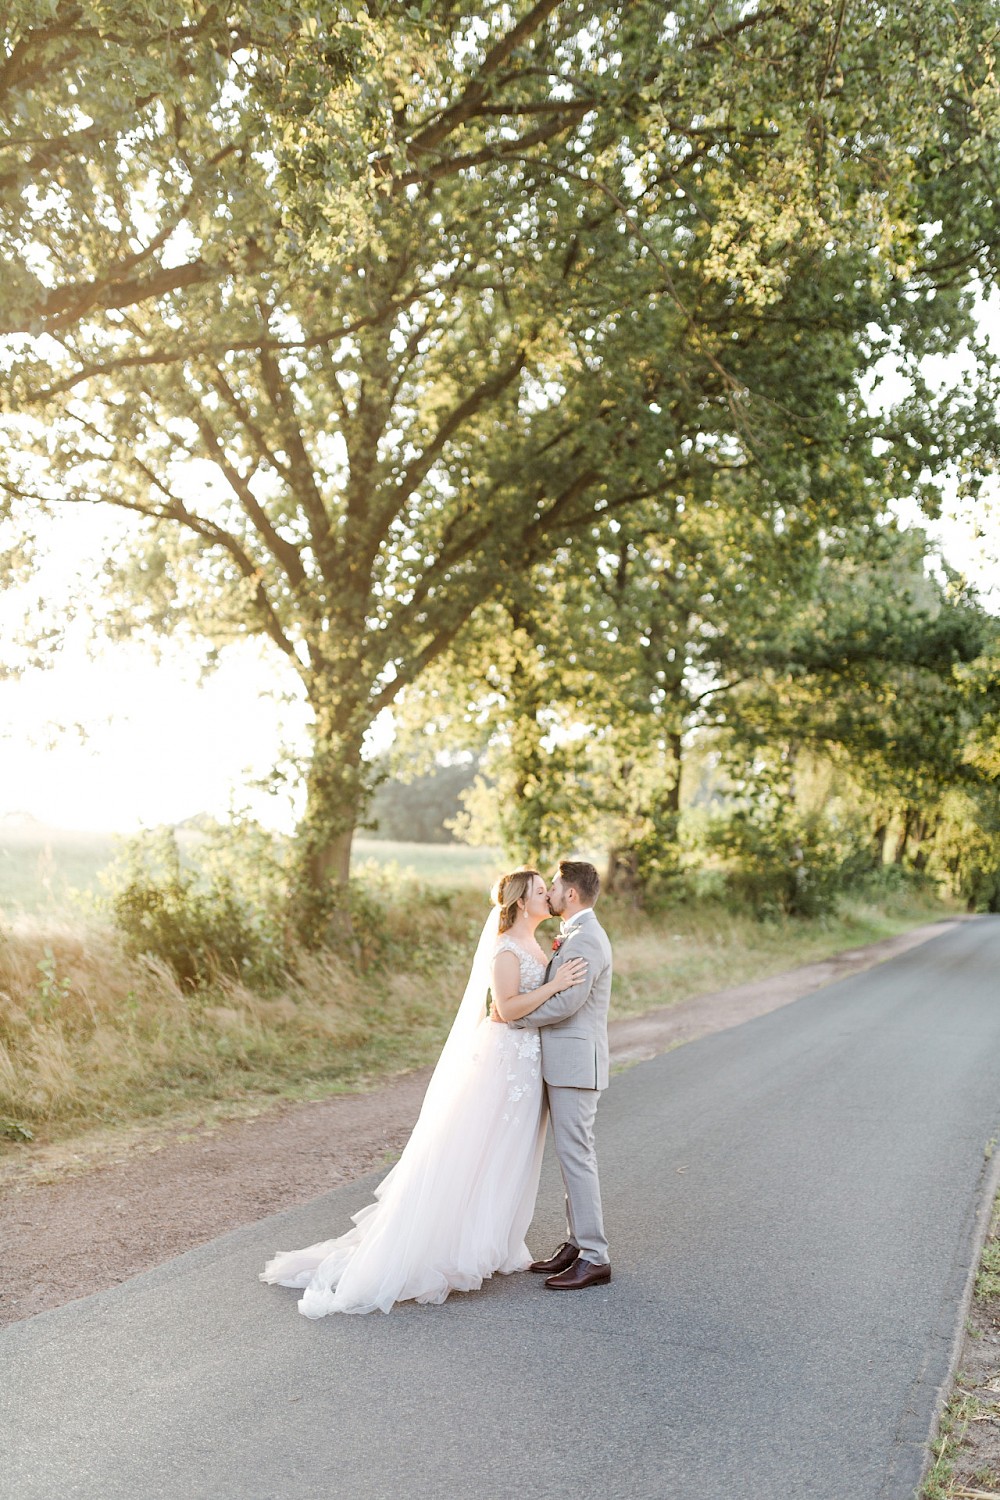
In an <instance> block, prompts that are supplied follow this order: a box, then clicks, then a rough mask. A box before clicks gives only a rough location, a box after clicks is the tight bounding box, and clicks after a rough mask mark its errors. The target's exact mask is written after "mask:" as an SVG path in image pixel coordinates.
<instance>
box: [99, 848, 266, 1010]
mask: <svg viewBox="0 0 1000 1500" xmlns="http://www.w3.org/2000/svg"><path fill="white" fill-rule="evenodd" d="M224 848H225V845H224V842H223V841H222V839H216V840H215V841H214V843H213V842H211V841H209V842H208V845H207V847H206V849H205V851H204V856H205V857H204V864H203V868H202V869H200V870H194V869H190V868H185V865H184V862H183V860H182V857H181V850H180V847H179V844H178V840H177V836H176V834H175V833H174V831H173V830H172V829H161V830H159V831H157V832H155V833H147V834H143V835H140V836H139V837H138V838H135V839H132V840H130V841H129V843H128V844H127V846H126V848H125V851H124V858H123V860H122V861H120V863H119V865H118V867H116V868H113V870H112V873H111V881H112V885H113V887H114V889H113V894H112V896H111V900H110V905H111V912H112V917H113V920H114V924H115V926H116V927H117V928H118V930H119V932H120V933H121V934H122V937H123V939H124V942H125V946H126V949H127V951H128V952H129V953H131V954H133V955H138V954H151V955H153V956H154V957H155V958H158V959H160V960H162V961H163V962H164V963H166V964H168V965H169V967H170V969H171V970H172V971H173V973H174V974H175V975H176V977H177V979H178V981H179V982H180V983H181V984H183V985H185V986H187V987H188V988H190V989H198V988H200V987H202V986H205V985H210V984H212V983H213V982H214V981H216V980H217V979H218V978H219V977H220V976H226V977H228V978H230V979H239V980H241V981H243V982H244V983H246V984H250V985H255V986H258V987H261V988H264V989H266V988H268V987H270V986H272V985H274V984H276V983H279V982H280V980H281V978H282V975H283V972H284V970H285V967H286V954H285V949H284V941H283V936H282V932H281V926H280V918H281V912H282V907H283V903H282V901H281V899H280V893H279V892H278V891H276V890H275V889H274V882H273V879H272V881H271V882H270V883H269V882H268V880H267V878H266V869H265V868H264V866H263V865H262V863H261V862H260V861H259V860H256V861H255V860H254V859H253V858H251V857H249V856H250V855H251V854H252V853H253V851H252V850H251V849H247V848H245V847H244V849H243V850H242V855H243V858H242V860H240V863H241V864H242V868H243V870H244V871H245V872H246V879H245V880H244V882H243V884H244V888H243V889H240V883H241V882H240V879H239V877H238V875H237V874H236V873H235V872H234V869H233V868H227V867H226V862H225V859H224V858H223V851H224ZM258 852H259V851H258ZM231 854H232V848H230V855H231ZM247 883H249V884H250V886H251V889H247V888H246V887H247Z"/></svg>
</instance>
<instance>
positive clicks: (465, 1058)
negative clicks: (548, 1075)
mask: <svg viewBox="0 0 1000 1500" xmlns="http://www.w3.org/2000/svg"><path fill="white" fill-rule="evenodd" d="M502 949H509V950H511V951H512V952H514V953H515V954H516V955H517V958H518V961H519V964H520V986H521V992H522V993H524V992H525V991H528V990H534V989H538V988H539V987H540V986H541V985H542V984H543V982H544V978H545V970H544V967H543V966H542V965H541V964H540V963H539V962H538V960H537V959H536V958H534V957H533V956H532V955H531V954H529V953H526V952H525V951H524V950H523V949H522V948H520V947H519V946H518V945H517V944H516V943H515V942H514V941H513V940H512V939H511V938H509V937H500V938H499V939H498V938H497V923H496V914H495V912H494V914H493V915H492V916H491V919H490V920H489V921H488V922H487V924H486V928H485V929H484V931H483V936H482V939H481V940H480V944H479V949H478V950H477V954H476V961H475V963H474V964H473V968H472V974H471V976H470V979H469V985H468V988H467V989H466V993H465V999H464V1000H463V1001H462V1005H461V1006H460V1008H459V1012H458V1015H457V1017H456V1019H455V1023H454V1025H453V1027H452V1030H451V1034H450V1036H449V1038H448V1041H447V1042H446V1044H445V1048H444V1051H443V1052H442V1054H441V1058H440V1061H439V1062H438V1065H437V1067H436V1068H435V1070H434V1074H433V1076H432V1078H431V1081H430V1083H429V1085H428V1088H427V1093H426V1095H425V1097H424V1102H423V1106H422V1108H421V1111H420V1116H419V1118H418V1120H417V1123H416V1125H415V1126H414V1129H413V1134H412V1135H411V1136H410V1139H409V1141H408V1142H407V1144H406V1148H405V1150H404V1151H403V1154H402V1156H401V1157H400V1159H399V1161H398V1162H397V1163H396V1165H395V1166H394V1167H393V1168H392V1170H391V1171H390V1172H389V1173H388V1175H387V1176H386V1177H385V1178H384V1179H383V1180H382V1182H381V1183H380V1184H379V1186H378V1187H377V1188H376V1189H375V1200H376V1201H375V1202H374V1203H372V1204H369V1206H368V1207H367V1208H363V1209H362V1210H361V1211H360V1213H357V1214H355V1215H354V1216H353V1220H354V1224H355V1228H354V1229H351V1230H349V1231H348V1232H347V1233H346V1234H342V1235H341V1236H340V1237H339V1238H338V1239H333V1240H323V1241H322V1242H321V1243H320V1244H317V1245H309V1246H308V1247H307V1248H306V1249H305V1250H290V1251H282V1252H280V1253H279V1254H277V1255H275V1257H274V1259H273V1260H270V1261H268V1263H267V1266H266V1267H265V1269H264V1271H263V1273H262V1275H261V1280H262V1281H268V1282H276V1283H278V1284H279V1285H280V1286H291V1287H300V1288H302V1292H303V1295H302V1299H301V1301H300V1302H299V1311H300V1312H301V1313H304V1314H305V1316H306V1317H307V1318H321V1317H324V1316H325V1315H326V1314H327V1313H334V1312H345V1313H367V1312H373V1311H374V1310H375V1309H376V1308H381V1310H382V1311H383V1312H388V1311H389V1309H390V1308H391V1307H392V1304H393V1303H394V1302H402V1301H404V1300H407V1299H411V1298H412V1299H413V1300H414V1301H416V1302H443V1301H444V1300H445V1298H446V1297H447V1296H448V1294H449V1292H454V1291H462V1292H467V1291H474V1290H475V1289H476V1288H477V1287H479V1286H481V1285H482V1283H483V1280H484V1278H486V1277H488V1276H491V1275H492V1274H493V1273H494V1272H495V1271H500V1272H503V1273H506V1272H510V1271H523V1270H525V1269H526V1268H527V1266H528V1265H530V1263H531V1255H530V1253H529V1251H528V1248H527V1246H526V1245H525V1243H524V1237H525V1234H526V1232H527V1229H528V1225H529V1223H530V1222H531V1216H532V1213H533V1211H534V1205H535V1196H536V1193H537V1190H538V1177H539V1172H540V1170H541V1164H542V1147H543V1145H544V1141H545V1115H544V1111H543V1107H542V1097H543V1095H542V1077H541V1055H540V1047H539V1041H538V1033H537V1031H527V1030H513V1029H511V1028H510V1027H507V1026H504V1025H502V1024H500V1023H499V1022H495V1021H491V1020H490V1019H489V1018H488V1016H487V1015H486V992H487V989H488V986H489V976H490V972H491V967H492V959H493V954H494V953H495V952H498V951H500V950H502Z"/></svg>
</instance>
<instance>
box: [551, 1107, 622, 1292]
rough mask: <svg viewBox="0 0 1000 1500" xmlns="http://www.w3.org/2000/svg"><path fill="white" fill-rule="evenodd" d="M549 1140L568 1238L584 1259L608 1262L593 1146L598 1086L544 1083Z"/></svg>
mask: <svg viewBox="0 0 1000 1500" xmlns="http://www.w3.org/2000/svg"><path fill="white" fill-rule="evenodd" d="M545 1093H546V1097H547V1099H548V1106H549V1115H550V1117H551V1119H552V1140H553V1143H554V1145H555V1148H556V1158H557V1160H558V1162H559V1170H560V1172H561V1173H562V1180H563V1186H564V1187H565V1189H566V1227H567V1239H568V1240H569V1242H570V1244H571V1245H575V1246H576V1247H577V1249H578V1250H579V1252H580V1254H581V1255H582V1256H583V1258H584V1260H589V1261H593V1262H594V1263H595V1265H599V1266H606V1265H607V1264H608V1242H607V1240H606V1239H605V1238H604V1216H603V1214H602V1212H601V1184H600V1182H599V1181H598V1179H597V1152H596V1150H595V1149H594V1116H595V1115H596V1114H597V1101H598V1099H600V1097H601V1091H600V1089H570V1088H555V1087H553V1085H552V1084H548V1083H547V1084H546V1085H545Z"/></svg>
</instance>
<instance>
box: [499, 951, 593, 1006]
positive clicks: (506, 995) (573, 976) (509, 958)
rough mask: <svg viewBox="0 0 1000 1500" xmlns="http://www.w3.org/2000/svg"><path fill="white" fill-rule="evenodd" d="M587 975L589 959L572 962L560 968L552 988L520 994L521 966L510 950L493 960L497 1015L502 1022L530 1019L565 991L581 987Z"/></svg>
mask: <svg viewBox="0 0 1000 1500" xmlns="http://www.w3.org/2000/svg"><path fill="white" fill-rule="evenodd" d="M586 972H587V961H586V959H584V958H571V959H569V960H568V961H567V962H566V963H564V964H562V965H561V966H560V968H559V970H558V972H557V973H556V976H555V978H554V979H550V980H549V982H548V984H543V985H541V986H540V987H539V988H538V989H537V990H525V992H524V993H523V994H519V993H518V985H519V984H520V982H521V966H520V964H519V963H518V961H517V957H516V956H515V954H513V953H511V951H510V949H506V950H505V951H504V952H502V953H498V954H497V955H496V957H495V958H494V960H493V983H492V985H491V986H490V988H491V989H492V991H493V1013H494V1014H496V1015H497V1016H499V1018H500V1020H501V1021H519V1020H520V1019H521V1017H522V1016H527V1015H530V1014H531V1012H532V1011H533V1010H536V1009H537V1008H538V1006H539V1005H544V1004H545V1002H546V1000H551V998H552V996H553V995H558V994H559V993H560V991H561V990H568V989H569V988H570V986H571V985H574V984H579V983H580V980H581V979H582V978H583V977H584V975H585V974H586Z"/></svg>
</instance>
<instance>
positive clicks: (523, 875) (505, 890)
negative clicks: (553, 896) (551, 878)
mask: <svg viewBox="0 0 1000 1500" xmlns="http://www.w3.org/2000/svg"><path fill="white" fill-rule="evenodd" d="M536 878H538V879H539V880H540V879H541V876H540V875H539V874H538V871H537V870H529V869H528V868H527V866H526V865H522V866H521V868H520V869H517V870H511V872H510V874H509V875H501V876H500V879H499V880H498V881H497V883H496V885H495V886H494V887H493V890H492V891H491V893H490V894H491V895H492V898H493V904H494V906H499V908H500V931H501V932H507V930H508V929H509V928H511V927H513V925H514V923H515V922H516V921H517V903H518V902H519V901H524V900H525V899H526V897H527V896H529V895H530V893H531V882H532V881H533V880H534V879H536Z"/></svg>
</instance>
